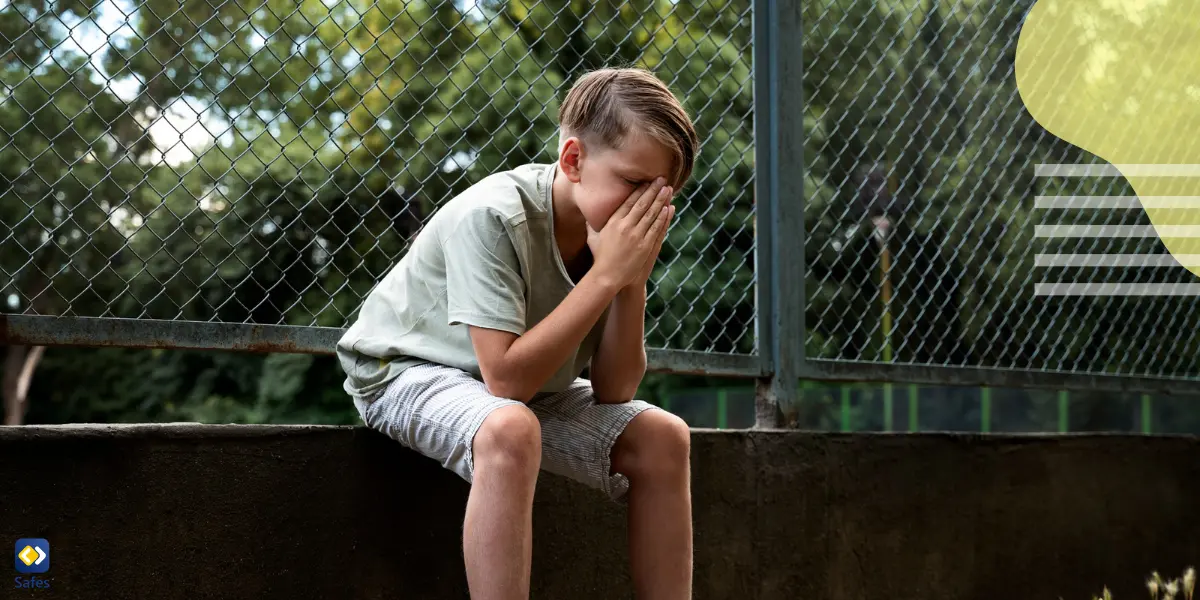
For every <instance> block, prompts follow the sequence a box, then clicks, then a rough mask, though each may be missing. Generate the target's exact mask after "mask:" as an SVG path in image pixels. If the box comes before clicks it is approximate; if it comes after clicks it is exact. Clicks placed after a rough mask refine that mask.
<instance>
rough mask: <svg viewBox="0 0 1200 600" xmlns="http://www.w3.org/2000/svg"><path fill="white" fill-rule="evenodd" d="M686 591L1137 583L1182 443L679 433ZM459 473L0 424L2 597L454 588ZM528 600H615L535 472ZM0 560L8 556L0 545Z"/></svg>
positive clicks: (1161, 559) (1181, 504)
mask: <svg viewBox="0 0 1200 600" xmlns="http://www.w3.org/2000/svg"><path fill="white" fill-rule="evenodd" d="M693 444H694V445H693V465H694V500H695V507H696V508H695V523H696V540H695V541H696V598H732V599H743V598H762V599H780V600H783V599H787V600H792V599H796V598H817V599H826V598H828V599H834V600H843V599H847V600H848V599H867V598H870V599H880V598H887V599H888V600H901V599H907V598H914V599H915V598H921V599H937V600H945V599H954V598H995V599H997V600H1001V599H1003V600H1013V599H1020V600H1033V599H1046V600H1054V599H1057V598H1060V597H1061V598H1063V599H1064V600H1070V599H1076V598H1077V599H1090V598H1091V595H1090V594H1091V593H1093V592H1098V591H1099V590H1100V588H1101V587H1102V586H1103V585H1108V586H1110V588H1112V589H1113V590H1114V592H1115V593H1116V597H1117V598H1118V600H1126V599H1130V600H1132V599H1134V598H1145V597H1147V596H1146V592H1145V590H1144V588H1143V587H1142V580H1143V578H1144V577H1145V576H1146V575H1147V574H1148V573H1149V572H1150V571H1152V570H1159V571H1161V572H1163V573H1164V574H1177V573H1178V572H1180V571H1181V570H1182V568H1183V567H1184V566H1185V565H1187V564H1195V565H1197V566H1200V440H1197V439H1194V438H1143V437H1132V436H1111V437H1110V436H1075V437H1025V438H1012V437H986V438H981V437H978V436H961V435H921V436H906V435H897V436H883V435H853V436H844V435H814V434H805V433H796V432H736V433H718V432H710V431H696V432H695V435H694V442H693ZM466 497H467V486H466V484H465V483H464V482H462V481H461V480H459V479H457V478H456V477H455V476H453V475H452V474H450V473H449V472H446V471H443V470H441V468H440V467H439V466H438V465H436V464H435V463H434V462H433V461H430V460H427V459H424V458H422V457H419V456H417V455H415V454H413V453H411V452H409V451H407V450H404V449H403V448H401V447H399V446H398V445H397V444H395V443H393V442H391V441H390V440H388V439H386V438H384V437H383V436H381V435H379V434H377V433H374V432H371V431H368V430H365V429H361V428H342V427H250V426H200V427H189V426H125V427H111V428H106V427H96V426H79V427H72V426H65V427H25V428H0V541H3V542H4V545H3V546H0V548H3V549H4V551H5V552H7V551H8V550H7V548H11V547H12V545H13V542H14V541H15V540H16V538H19V537H43V538H47V539H48V540H49V541H50V544H51V569H50V572H49V573H47V574H46V575H45V576H46V577H48V578H49V579H50V582H51V589H50V590H35V591H20V592H18V591H16V590H14V589H13V587H14V579H13V578H14V577H15V576H17V574H16V573H15V571H11V570H10V571H8V573H9V575H10V576H9V577H8V578H7V579H5V580H4V582H3V585H2V586H0V598H18V597H40V598H71V599H78V600H85V599H93V598H94V599H97V600H99V599H104V600H118V599H125V598H154V599H156V600H157V599H164V600H165V599H174V598H180V599H182V598H188V599H202V598H281V599H287V600H294V599H299V598H430V599H442V598H465V597H466V592H465V589H466V585H465V578H464V575H463V570H462V559H461V549H460V539H461V538H460V527H461V518H462V511H463V508H464V506H465V501H466ZM536 502H537V505H536V509H535V517H534V519H535V523H536V525H535V527H536V529H535V533H534V539H535V548H534V573H533V577H534V584H533V586H534V590H535V593H534V597H535V598H550V599H569V600H575V599H580V600H583V599H590V598H604V599H609V598H629V597H631V593H630V591H629V589H630V583H629V575H628V568H627V566H626V563H625V559H626V550H625V539H626V538H625V530H624V519H623V513H622V512H621V510H620V509H619V508H617V507H616V506H614V505H612V504H609V503H608V502H607V501H605V500H604V499H602V498H601V497H599V496H598V494H595V493H592V492H591V491H590V490H588V489H586V488H583V487H581V486H579V485H578V484H575V483H573V482H570V481H567V480H565V479H561V478H557V477H555V476H552V475H546V476H545V477H544V478H543V479H542V480H541V484H540V487H539V491H538V496H537V501H536ZM4 560H5V562H4V565H3V567H2V568H4V569H12V568H13V567H10V566H8V565H9V564H11V563H8V562H7V561H8V560H9V559H8V558H5V559H4Z"/></svg>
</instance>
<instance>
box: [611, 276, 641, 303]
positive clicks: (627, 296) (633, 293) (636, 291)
mask: <svg viewBox="0 0 1200 600" xmlns="http://www.w3.org/2000/svg"><path fill="white" fill-rule="evenodd" d="M617 297H618V298H620V299H622V300H641V301H642V302H645V301H646V282H644V281H635V282H633V283H631V284H629V285H627V286H625V287H623V288H621V290H620V291H618V292H617Z"/></svg>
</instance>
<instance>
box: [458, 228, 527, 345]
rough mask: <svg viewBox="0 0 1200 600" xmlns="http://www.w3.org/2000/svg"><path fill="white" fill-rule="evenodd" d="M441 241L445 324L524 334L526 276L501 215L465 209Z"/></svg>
mask: <svg viewBox="0 0 1200 600" xmlns="http://www.w3.org/2000/svg"><path fill="white" fill-rule="evenodd" d="M444 243H445V256H446V296H447V311H446V313H447V317H448V319H449V324H450V325H460V324H465V325H474V326H476V327H485V328H488V329H499V330H502V331H508V332H510V333H514V334H517V335H522V334H524V333H525V281H524V279H522V278H521V266H520V262H519V261H518V259H517V252H516V249H515V248H514V246H513V242H512V238H511V236H510V235H509V233H508V229H507V228H506V227H505V226H504V221H503V220H502V217H500V216H499V215H497V214H495V213H493V212H491V211H489V210H486V209H483V208H479V209H473V210H468V211H466V213H465V214H464V215H463V218H462V221H461V222H459V223H458V224H457V226H456V227H455V229H454V231H453V232H452V233H451V234H450V236H449V237H447V238H446V240H445V242H444Z"/></svg>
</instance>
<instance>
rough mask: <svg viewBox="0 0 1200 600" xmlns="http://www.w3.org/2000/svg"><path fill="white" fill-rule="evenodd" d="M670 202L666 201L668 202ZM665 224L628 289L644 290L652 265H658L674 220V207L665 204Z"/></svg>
mask: <svg viewBox="0 0 1200 600" xmlns="http://www.w3.org/2000/svg"><path fill="white" fill-rule="evenodd" d="M669 201H670V200H668V202H669ZM667 209H668V213H667V224H666V226H665V227H663V228H662V231H661V232H659V234H658V239H657V240H655V242H654V252H653V253H651V254H650V256H649V257H647V258H646V264H645V265H643V266H642V270H641V272H639V273H638V276H637V277H635V278H634V280H633V282H632V283H630V284H629V285H630V287H634V286H636V287H637V288H638V289H644V288H645V287H646V283H647V282H648V281H650V275H651V274H653V273H654V265H655V264H657V263H658V254H659V252H661V251H662V245H663V242H665V241H666V239H667V232H668V231H670V229H671V222H672V221H674V220H675V205H674V204H667Z"/></svg>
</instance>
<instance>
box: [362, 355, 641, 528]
mask: <svg viewBox="0 0 1200 600" xmlns="http://www.w3.org/2000/svg"><path fill="white" fill-rule="evenodd" d="M355 405H356V406H357V407H358V411H359V415H360V416H361V417H362V420H363V422H364V423H365V424H366V425H367V427H370V428H371V429H375V430H377V431H380V432H382V433H384V434H385V435H387V436H388V437H390V438H392V439H394V440H396V441H398V442H400V444H401V445H403V446H405V447H407V448H410V449H412V450H415V451H417V452H418V453H420V454H422V455H424V456H426V457H429V458H432V459H434V460H436V461H438V462H439V463H441V465H442V466H443V467H445V468H447V469H449V470H451V471H453V472H455V473H457V474H458V475H459V476H460V477H462V478H463V479H464V480H466V481H467V482H468V483H470V482H471V481H472V479H473V478H472V474H473V471H474V461H473V459H472V455H471V454H472V453H471V449H472V442H473V440H474V439H475V433H476V432H477V431H478V430H479V426H480V425H482V424H483V420H484V419H485V418H487V416H488V415H489V414H491V412H492V411H493V410H496V409H497V408H500V407H503V406H509V405H516V406H526V405H525V404H524V403H522V402H518V401H516V400H510V399H507V398H499V397H496V396H493V395H491V394H489V393H488V391H487V388H486V387H485V386H484V384H483V382H481V381H479V380H477V379H475V378H474V377H472V376H471V375H470V374H468V373H466V372H463V371H461V370H459V369H455V368H452V367H446V366H442V365H436V364H428V363H427V364H423V365H417V366H413V367H409V368H407V369H405V370H404V371H403V372H402V373H401V374H400V375H399V376H397V377H396V379H394V380H392V382H391V383H389V384H388V386H387V388H386V389H385V390H384V391H383V392H382V393H381V394H379V395H378V396H376V397H375V399H373V400H371V401H369V402H368V401H364V400H356V401H355ZM527 406H528V407H529V408H530V410H532V411H533V413H534V415H536V416H537V419H538V422H539V424H540V425H541V431H542V463H541V465H542V470H543V471H546V472H549V473H553V474H555V475H561V476H564V477H567V478H569V479H572V480H574V481H577V482H580V483H582V484H584V485H587V486H588V487H591V488H593V489H597V490H600V491H602V492H603V493H604V494H606V495H607V496H608V497H609V498H610V499H611V500H613V501H614V502H617V503H618V504H625V503H626V498H625V494H626V492H627V491H628V490H629V479H628V478H627V477H625V476H624V475H622V474H620V473H610V471H611V468H612V459H611V454H612V448H613V444H614V443H615V442H616V441H617V437H618V436H619V435H621V432H623V431H624V430H625V426H626V425H628V424H629V422H630V421H631V420H632V419H633V418H634V417H635V416H637V415H638V414H639V413H641V412H642V411H644V410H647V409H657V407H656V406H654V405H653V404H650V403H648V402H645V401H642V400H631V401H629V402H625V403H622V404H600V403H598V402H596V400H595V398H594V397H593V395H592V386H591V384H590V383H589V382H588V380H586V379H583V378H578V379H576V380H575V382H574V383H572V384H571V385H570V386H569V387H568V388H567V389H565V390H563V391H561V392H558V393H555V394H552V395H545V396H542V397H538V398H535V399H533V400H531V401H530V402H529V404H528V405H527Z"/></svg>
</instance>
